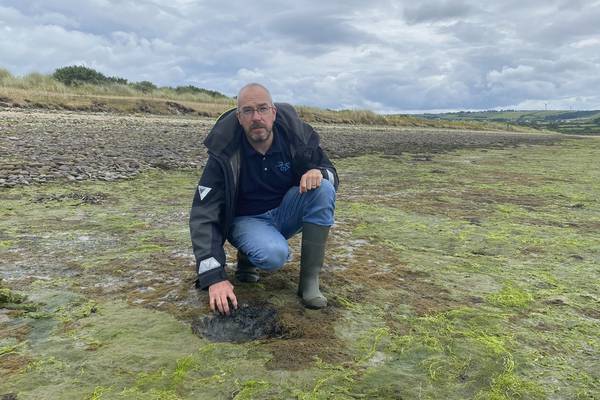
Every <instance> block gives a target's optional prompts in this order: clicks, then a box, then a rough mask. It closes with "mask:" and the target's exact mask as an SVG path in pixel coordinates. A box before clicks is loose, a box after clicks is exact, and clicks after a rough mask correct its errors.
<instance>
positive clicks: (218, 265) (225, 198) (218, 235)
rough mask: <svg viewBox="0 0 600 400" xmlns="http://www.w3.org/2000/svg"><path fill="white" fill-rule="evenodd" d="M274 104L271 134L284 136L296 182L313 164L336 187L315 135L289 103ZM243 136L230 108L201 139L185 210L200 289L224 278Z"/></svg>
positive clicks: (330, 165) (336, 181) (234, 211)
mask: <svg viewBox="0 0 600 400" xmlns="http://www.w3.org/2000/svg"><path fill="white" fill-rule="evenodd" d="M275 106H276V107H277V116H276V118H275V122H274V124H273V125H274V132H277V134H283V135H286V138H287V142H288V143H289V145H290V154H291V157H292V170H293V171H294V177H295V181H296V185H297V184H298V183H299V182H300V177H301V176H302V175H303V174H304V173H305V172H306V171H308V170H309V169H313V168H318V169H320V170H321V172H322V173H323V177H324V178H325V179H328V180H330V181H332V183H333V185H334V186H335V188H336V189H337V186H338V176H337V171H336V170H335V167H334V166H333V164H332V163H331V161H329V158H328V157H327V155H326V154H325V152H323V150H322V149H321V147H320V146H319V135H318V134H317V133H316V132H315V130H314V129H313V128H312V127H311V126H310V125H308V124H307V123H306V122H304V121H302V120H301V119H300V117H299V116H298V114H297V113H296V110H295V109H294V108H293V107H292V106H291V105H289V104H285V103H276V104H275ZM242 135H244V130H243V128H242V126H241V125H240V124H239V122H238V120H237V116H236V113H235V109H233V110H230V111H228V112H226V113H224V114H223V115H222V116H221V117H219V119H218V120H217V122H216V124H215V125H214V126H213V128H212V130H211V131H210V133H209V134H208V136H207V137H206V140H204V145H205V146H206V147H207V149H208V161H207V163H206V166H205V167H204V171H203V173H202V177H201V178H200V183H199V184H198V187H197V190H196V191H195V195H194V200H193V203H192V210H191V212H190V236H191V239H192V246H193V249H194V256H195V257H196V271H197V272H198V280H197V282H196V286H197V287H199V288H201V289H206V288H208V287H209V286H210V285H212V284H214V283H217V282H220V281H223V280H226V279H227V274H226V273H225V251H224V250H223V244H224V243H225V239H226V238H227V235H228V234H229V229H230V228H231V224H232V222H233V218H234V217H235V214H236V209H235V208H236V204H237V195H238V185H239V176H240V161H241V160H240V157H241V153H242V152H241V151H240V149H241V139H242Z"/></svg>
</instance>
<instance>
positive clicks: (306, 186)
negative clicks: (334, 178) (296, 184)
mask: <svg viewBox="0 0 600 400" xmlns="http://www.w3.org/2000/svg"><path fill="white" fill-rule="evenodd" d="M322 180H323V174H321V171H320V170H318V169H309V170H308V171H306V173H305V174H304V175H302V178H300V193H306V192H308V191H309V190H313V189H316V188H318V187H319V186H321V181H322Z"/></svg>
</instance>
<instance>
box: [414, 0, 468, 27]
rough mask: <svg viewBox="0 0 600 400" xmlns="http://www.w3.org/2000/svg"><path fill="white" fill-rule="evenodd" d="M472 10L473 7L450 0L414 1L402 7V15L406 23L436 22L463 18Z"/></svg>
mask: <svg viewBox="0 0 600 400" xmlns="http://www.w3.org/2000/svg"><path fill="white" fill-rule="evenodd" d="M472 12H474V7H473V6H471V5H469V4H467V3H465V2H457V1H450V0H438V1H427V2H414V3H411V4H410V5H406V6H405V7H404V17H405V19H406V21H407V22H408V23H411V24H418V23H422V22H437V21H446V20H454V19H457V18H464V17H467V16H469V15H470V14H471V13H472Z"/></svg>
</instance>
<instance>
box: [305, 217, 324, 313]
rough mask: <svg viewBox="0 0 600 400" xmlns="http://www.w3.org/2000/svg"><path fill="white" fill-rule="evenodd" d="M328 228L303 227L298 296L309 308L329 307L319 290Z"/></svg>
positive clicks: (308, 225) (307, 225) (311, 225)
mask: <svg viewBox="0 0 600 400" xmlns="http://www.w3.org/2000/svg"><path fill="white" fill-rule="evenodd" d="M328 234H329V227H328V226H320V225H315V224H310V223H304V225H303V226H302V250H301V255H300V284H299V285H298V296H300V297H302V304H304V306H305V307H307V308H312V309H319V308H323V307H325V306H327V299H326V298H325V296H323V295H322V294H321V291H320V290H319V272H321V268H322V267H323V259H324V258H325V244H326V242H327V235H328Z"/></svg>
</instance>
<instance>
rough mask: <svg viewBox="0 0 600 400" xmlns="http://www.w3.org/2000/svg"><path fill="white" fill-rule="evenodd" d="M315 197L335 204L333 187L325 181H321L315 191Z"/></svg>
mask: <svg viewBox="0 0 600 400" xmlns="http://www.w3.org/2000/svg"><path fill="white" fill-rule="evenodd" d="M315 191H316V192H315V194H316V195H317V197H319V198H320V199H322V200H324V201H329V202H335V187H334V186H333V183H331V182H329V181H328V180H326V179H323V180H322V181H321V186H319V187H318V188H317V189H315Z"/></svg>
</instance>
